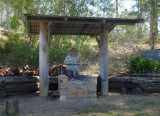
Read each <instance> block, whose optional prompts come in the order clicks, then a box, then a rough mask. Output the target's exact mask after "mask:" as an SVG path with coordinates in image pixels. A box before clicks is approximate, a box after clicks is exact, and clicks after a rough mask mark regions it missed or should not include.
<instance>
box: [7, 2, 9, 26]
mask: <svg viewBox="0 0 160 116" xmlns="http://www.w3.org/2000/svg"><path fill="white" fill-rule="evenodd" d="M6 29H9V0H7V6H6Z"/></svg>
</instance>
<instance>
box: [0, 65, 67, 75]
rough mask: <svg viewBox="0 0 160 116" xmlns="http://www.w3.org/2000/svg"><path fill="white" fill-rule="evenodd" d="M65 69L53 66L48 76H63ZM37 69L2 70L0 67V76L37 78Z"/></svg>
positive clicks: (27, 67)
mask: <svg viewBox="0 0 160 116" xmlns="http://www.w3.org/2000/svg"><path fill="white" fill-rule="evenodd" d="M65 71H66V67H65V66H63V65H58V66H54V67H52V68H51V69H50V71H49V74H50V76H58V75H60V74H65ZM38 75H39V69H38V68H35V69H33V68H30V67H29V66H28V65H26V66H24V67H22V68H9V67H7V68H2V67H0V76H38Z"/></svg>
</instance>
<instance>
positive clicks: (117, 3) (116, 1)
mask: <svg viewBox="0 0 160 116" xmlns="http://www.w3.org/2000/svg"><path fill="white" fill-rule="evenodd" d="M118 16H119V14H118V0H116V18H118Z"/></svg>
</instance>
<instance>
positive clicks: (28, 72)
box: [22, 71, 34, 77]
mask: <svg viewBox="0 0 160 116" xmlns="http://www.w3.org/2000/svg"><path fill="white" fill-rule="evenodd" d="M33 74H34V73H33V71H26V72H24V73H23V74H22V75H23V76H31V77H32V76H33Z"/></svg>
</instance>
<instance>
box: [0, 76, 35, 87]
mask: <svg viewBox="0 0 160 116" xmlns="http://www.w3.org/2000/svg"><path fill="white" fill-rule="evenodd" d="M4 81H5V83H6V84H7V85H8V84H16V83H36V82H38V78H37V77H23V76H12V77H1V78H0V83H2V82H4Z"/></svg>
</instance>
